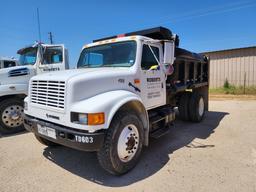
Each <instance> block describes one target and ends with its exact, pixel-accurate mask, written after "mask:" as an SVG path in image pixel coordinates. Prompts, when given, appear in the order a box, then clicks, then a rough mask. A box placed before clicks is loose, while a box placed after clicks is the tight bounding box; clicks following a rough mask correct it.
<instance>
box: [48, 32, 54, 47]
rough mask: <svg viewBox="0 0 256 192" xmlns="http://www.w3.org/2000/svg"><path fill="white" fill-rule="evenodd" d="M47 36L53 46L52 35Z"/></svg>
mask: <svg viewBox="0 0 256 192" xmlns="http://www.w3.org/2000/svg"><path fill="white" fill-rule="evenodd" d="M48 34H49V40H50V43H51V44H53V39H52V37H53V35H52V32H49V33H48Z"/></svg>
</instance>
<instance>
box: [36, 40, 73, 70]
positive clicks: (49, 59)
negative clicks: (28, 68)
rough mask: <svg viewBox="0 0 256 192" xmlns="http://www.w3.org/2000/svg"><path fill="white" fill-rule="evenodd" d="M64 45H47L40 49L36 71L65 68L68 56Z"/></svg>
mask: <svg viewBox="0 0 256 192" xmlns="http://www.w3.org/2000/svg"><path fill="white" fill-rule="evenodd" d="M65 51H66V50H65V48H64V45H47V46H44V47H43V48H42V50H41V54H40V56H41V59H40V62H39V65H38V68H37V72H38V73H45V72H51V71H60V70H65V68H66V63H68V58H67V57H66V53H65Z"/></svg>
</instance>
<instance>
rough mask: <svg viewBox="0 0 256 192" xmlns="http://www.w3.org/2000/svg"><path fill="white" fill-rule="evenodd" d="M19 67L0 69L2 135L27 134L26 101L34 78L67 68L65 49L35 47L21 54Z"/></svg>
mask: <svg viewBox="0 0 256 192" xmlns="http://www.w3.org/2000/svg"><path fill="white" fill-rule="evenodd" d="M17 53H18V54H19V55H20V57H19V66H12V67H8V68H3V69H0V133H15V132H18V131H20V130H24V126H23V119H22V114H23V99H24V98H25V97H26V95H27V92H28V83H29V80H30V78H31V77H33V76H35V75H37V74H42V73H47V72H53V71H60V70H64V69H67V68H68V52H67V50H66V49H65V47H64V45H62V44H60V45H49V44H43V43H35V44H34V45H31V46H27V47H25V48H22V49H20V50H18V52H17Z"/></svg>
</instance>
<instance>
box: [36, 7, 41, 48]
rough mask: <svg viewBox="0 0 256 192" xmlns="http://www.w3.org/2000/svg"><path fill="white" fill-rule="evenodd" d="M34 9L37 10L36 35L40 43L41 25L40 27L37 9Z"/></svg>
mask: <svg viewBox="0 0 256 192" xmlns="http://www.w3.org/2000/svg"><path fill="white" fill-rule="evenodd" d="M36 10H37V27H38V37H39V42H40V43H41V27H40V18H39V9H38V8H37V9H36Z"/></svg>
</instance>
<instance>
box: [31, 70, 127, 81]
mask: <svg viewBox="0 0 256 192" xmlns="http://www.w3.org/2000/svg"><path fill="white" fill-rule="evenodd" d="M128 71H130V70H129V69H127V68H121V67H120V68H118V67H115V68H110V67H99V68H83V69H70V70H63V71H56V72H50V73H43V74H39V75H37V76H35V77H33V78H32V80H47V81H68V80H69V79H71V78H73V77H76V78H77V77H78V76H83V77H87V79H88V78H89V77H90V78H91V77H96V76H97V77H98V76H101V75H107V74H108V75H110V74H111V75H114V74H118V73H127V72H128Z"/></svg>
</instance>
